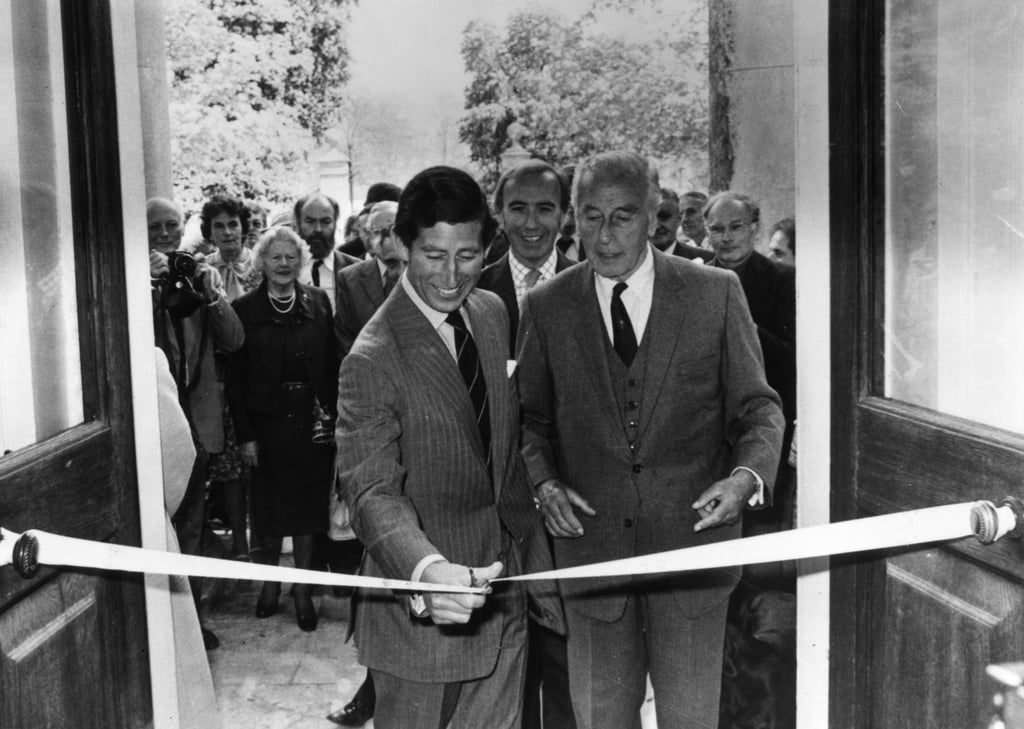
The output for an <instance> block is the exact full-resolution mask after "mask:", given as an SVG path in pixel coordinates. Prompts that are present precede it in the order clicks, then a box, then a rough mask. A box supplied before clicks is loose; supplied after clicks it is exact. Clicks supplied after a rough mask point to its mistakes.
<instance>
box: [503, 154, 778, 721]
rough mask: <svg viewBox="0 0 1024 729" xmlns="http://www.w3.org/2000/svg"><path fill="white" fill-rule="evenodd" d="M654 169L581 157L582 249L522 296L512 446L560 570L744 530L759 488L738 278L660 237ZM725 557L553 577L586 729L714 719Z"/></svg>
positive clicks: (757, 425) (751, 337) (760, 451)
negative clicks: (709, 562)
mask: <svg viewBox="0 0 1024 729" xmlns="http://www.w3.org/2000/svg"><path fill="white" fill-rule="evenodd" d="M658 195H659V194H658V184H657V173H656V172H655V171H654V170H653V169H652V168H651V167H650V165H649V164H648V162H647V160H646V159H644V158H643V157H640V156H639V155H635V154H632V153H629V152H609V153H602V154H598V155H595V156H593V157H590V158H589V159H587V160H586V161H584V162H583V163H582V164H581V165H580V166H579V167H578V168H577V170H576V181H575V183H574V188H573V199H574V203H575V208H576V212H577V222H578V225H579V230H580V238H581V240H582V242H583V245H584V247H585V248H586V250H587V260H586V262H585V263H583V264H580V265H579V266H574V267H573V268H571V269H569V270H568V271H567V272H565V273H564V274H562V275H560V276H558V277H556V278H555V279H554V280H553V281H550V282H548V283H545V284H542V285H540V286H538V287H537V288H535V289H533V290H532V291H531V292H530V293H529V294H527V296H526V298H525V300H524V306H523V315H522V321H521V323H520V329H519V345H518V346H519V370H518V371H519V387H520V394H521V401H522V418H523V442H522V452H523V456H524V459H525V462H526V466H527V470H528V472H529V479H530V481H531V483H532V484H533V485H534V486H535V488H536V498H537V500H538V504H539V508H540V509H541V512H542V514H543V517H544V520H545V524H546V525H547V528H548V530H549V531H550V533H551V534H552V535H554V537H555V562H556V564H557V565H558V566H559V567H562V566H565V567H570V566H576V565H581V564H587V563H591V562H598V561H602V560H609V559H620V558H625V557H632V556H636V555H640V554H645V553H651V552H660V551H664V550H671V549H678V548H682V547H690V546H696V545H699V544H705V543H708V542H716V541H720V540H724V539H732V538H735V537H738V536H739V533H740V524H739V522H740V519H741V517H742V513H743V510H744V508H746V507H747V506H748V505H753V504H757V503H758V502H759V500H760V499H765V498H770V492H771V486H772V479H773V478H774V476H775V468H776V465H777V463H778V458H779V446H780V443H781V436H782V413H781V411H780V408H779V400H778V396H777V395H776V394H775V392H774V391H773V390H772V389H771V388H770V387H768V384H767V383H766V382H765V379H764V369H763V365H762V361H761V352H760V348H759V346H758V342H757V333H756V330H755V328H754V324H753V322H752V320H751V318H750V312H749V311H748V310H747V307H746V304H745V302H744V299H743V291H742V290H741V289H740V285H739V281H738V280H737V279H736V277H735V276H732V275H730V274H728V273H725V272H723V271H718V270H715V269H713V268H710V267H706V266H695V265H693V264H692V263H689V262H687V261H684V260H682V259H680V258H678V257H676V256H666V255H664V254H662V253H661V252H660V251H657V250H655V249H654V248H653V247H652V246H651V245H650V244H649V243H648V237H649V235H650V234H651V233H652V232H653V230H654V226H655V217H654V211H655V208H656V207H657V204H658ZM736 581H737V576H736V572H735V570H709V571H705V572H697V573H689V574H685V575H662V576H652V577H634V578H631V577H609V578H600V579H593V580H584V581H577V580H568V581H564V582H562V583H561V587H562V595H563V597H564V600H565V610H566V621H567V625H568V644H569V678H570V685H571V691H572V700H573V708H574V710H575V713H576V721H577V724H578V726H580V727H581V729H591V728H604V727H608V728H609V729H611V728H613V727H614V728H616V729H617V728H619V727H631V726H636V725H637V722H638V712H639V710H640V707H641V705H642V703H643V700H644V694H645V677H646V676H647V675H648V674H649V675H650V678H651V682H652V684H653V686H654V694H655V702H654V703H655V710H656V713H657V721H658V727H659V729H673V728H675V727H702V728H703V727H709V726H711V727H713V726H716V724H717V720H718V699H719V690H720V685H721V677H722V646H723V638H724V632H725V618H726V607H727V602H728V597H729V594H730V592H731V591H732V589H733V588H734V587H735V584H736Z"/></svg>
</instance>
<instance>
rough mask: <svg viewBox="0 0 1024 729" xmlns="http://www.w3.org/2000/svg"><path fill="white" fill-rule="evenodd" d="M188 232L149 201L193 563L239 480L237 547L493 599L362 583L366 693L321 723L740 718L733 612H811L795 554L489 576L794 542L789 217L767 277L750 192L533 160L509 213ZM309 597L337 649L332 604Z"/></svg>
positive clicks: (321, 210)
mask: <svg viewBox="0 0 1024 729" xmlns="http://www.w3.org/2000/svg"><path fill="white" fill-rule="evenodd" d="M194 217H195V218H197V219H198V227H197V226H196V224H195V223H191V222H188V223H187V222H186V220H185V216H184V213H183V211H182V210H181V208H180V207H179V206H178V205H176V204H175V203H174V202H173V201H171V200H167V199H162V198H154V199H151V200H150V201H149V202H148V204H147V219H148V225H149V247H150V268H151V278H152V284H153V286H152V291H153V315H154V329H155V333H156V344H157V346H158V347H159V348H160V349H162V350H163V352H164V353H165V354H166V355H167V359H168V362H169V364H170V371H171V373H172V375H173V377H174V380H175V382H176V385H177V390H178V399H179V402H180V404H181V407H182V410H183V412H184V414H185V416H186V418H187V421H188V423H189V425H190V428H191V431H192V436H193V440H194V444H195V448H196V451H197V456H196V458H195V459H194V464H193V466H192V468H191V471H190V473H189V474H188V484H187V488H185V492H184V495H183V497H182V499H181V505H180V506H179V507H178V509H177V511H176V512H175V513H174V515H173V520H172V521H173V524H174V527H175V530H176V532H177V535H178V540H179V543H180V546H181V549H182V551H184V552H186V553H193V554H200V553H202V551H203V550H202V547H203V541H204V538H207V539H208V538H209V532H210V530H209V525H208V519H207V518H206V515H205V507H206V503H207V492H208V489H211V488H213V487H214V486H215V485H216V487H217V488H218V489H219V493H220V494H221V496H220V499H221V501H222V502H223V508H224V511H225V514H226V519H227V522H228V526H229V531H230V534H231V537H230V552H231V554H230V556H231V557H232V558H234V559H238V560H250V559H251V560H253V561H257V562H261V563H264V564H270V565H273V564H277V563H278V561H279V559H280V555H281V548H282V547H281V545H282V539H283V538H285V537H290V538H291V542H292V546H293V556H294V562H295V566H296V567H300V568H305V569H331V570H338V571H345V572H354V571H356V570H359V571H361V573H362V574H365V575H370V576H376V577H386V578H392V579H406V580H408V579H411V580H414V581H421V582H428V583H439V584H445V585H464V586H472V587H483V588H486V589H485V590H484V591H483V592H482V593H469V594H456V593H431V592H425V593H423V594H414V595H407V594H392V593H390V592H388V593H385V592H382V591H375V590H362V589H358V590H356V591H355V592H354V593H353V594H352V596H351V600H352V616H353V623H354V625H353V627H354V638H355V641H356V644H357V646H358V649H359V659H360V662H361V663H362V664H364V665H365V666H366V667H367V669H368V671H367V676H366V680H365V681H364V683H363V685H362V686H361V687H360V689H359V691H358V692H357V694H356V695H355V696H354V697H353V698H352V700H351V701H350V702H349V703H348V704H346V705H345V706H344V707H343V708H342V709H340V710H339V711H337V712H335V713H333V714H331V715H330V716H329V717H328V718H330V719H331V720H332V721H334V722H336V723H338V724H341V725H343V726H361V725H362V724H363V723H365V722H366V721H368V720H369V719H370V718H371V717H373V718H374V722H375V726H377V727H380V728H381V729H388V728H389V727H403V728H405V727H424V728H426V727H429V728H430V729H436V728H438V727H440V728H442V729H443V728H444V727H481V726H488V727H519V726H523V727H528V728H529V729H534V728H537V729H539V728H540V727H543V728H544V729H561V728H563V727H571V728H575V727H580V728H581V729H583V728H584V727H587V728H589V727H615V728H618V727H631V726H639V712H640V708H641V704H642V702H643V700H644V696H645V692H646V682H647V680H648V679H649V680H650V682H651V684H652V685H653V688H654V694H655V710H656V715H657V721H658V726H659V727H660V728H661V729H670V728H671V727H690V726H700V727H706V726H715V725H716V724H717V723H718V722H719V716H720V713H721V716H722V726H727V725H731V724H729V722H730V721H733V720H734V718H735V720H736V725H740V720H741V719H742V716H743V712H744V711H745V710H746V709H745V708H744V707H743V706H739V707H732V708H730V709H728V710H727V709H726V706H725V704H726V699H727V698H729V697H731V696H733V695H734V694H736V693H737V692H735V691H731V690H730V687H729V685H728V682H729V680H730V676H729V673H730V670H729V667H730V665H731V663H730V662H729V661H728V660H727V661H726V662H725V664H723V655H725V656H727V657H728V655H729V649H728V647H727V646H725V644H726V641H727V624H729V623H730V622H735V621H736V619H737V618H736V616H739V615H744V616H747V615H749V610H750V606H751V604H755V605H756V604H760V603H758V602H757V601H756V599H757V598H759V597H761V596H762V595H763V594H764V593H765V592H773V593H780V594H787V593H789V594H791V593H792V591H793V586H792V577H793V576H792V574H791V573H790V572H787V571H786V569H785V567H784V566H778V565H776V566H774V567H771V568H769V569H763V570H761V571H757V570H751V571H744V572H743V573H741V572H739V571H738V570H715V571H707V572H700V573H695V574H685V575H669V576H666V575H656V576H652V577H637V576H633V577H608V578H600V579H590V580H581V581H574V580H565V581H561V582H560V583H559V584H557V585H555V584H552V583H550V582H545V581H530V580H526V581H522V582H498V583H494V584H492V581H493V580H495V579H497V578H498V577H504V576H510V575H519V574H530V573H533V572H537V571H541V570H544V569H550V568H551V567H552V566H554V567H571V566H576V565H583V564H588V563H593V562H601V561H606V560H611V559H619V558H624V557H632V556H637V555H643V554H647V553H653V552H659V551H664V550H670V549H677V548H681V547H687V546H696V545H699V544H705V543H708V542H714V541H720V540H723V539H731V538H736V537H739V536H741V535H748V534H756V533H761V532H764V531H770V530H776V529H782V528H788V527H790V526H792V517H793V508H794V507H793V503H794V501H793V492H794V490H795V478H794V475H793V467H792V464H791V462H790V460H789V459H788V458H784V457H780V455H781V454H788V453H789V451H790V442H791V440H792V435H793V426H794V418H795V392H796V388H795V356H794V353H795V284H794V276H793V268H792V266H793V265H794V256H795V224H794V223H793V221H792V219H786V220H784V221H780V222H779V223H778V224H776V225H775V226H774V227H773V228H772V229H771V231H770V235H771V237H770V243H769V246H770V247H769V250H770V252H771V258H769V257H768V256H765V255H763V254H761V253H760V252H758V251H757V250H755V244H756V243H757V242H758V240H759V236H760V232H761V229H760V225H761V221H760V210H759V208H758V205H757V204H756V202H755V201H754V200H752V199H751V198H750V197H748V196H746V195H743V194H740V193H736V192H731V191H726V192H720V193H717V194H715V195H712V196H710V197H709V196H708V195H706V194H704V193H702V192H698V191H692V192H686V193H684V194H683V195H679V194H678V193H676V192H675V191H673V190H670V189H667V188H662V187H660V186H659V184H658V175H657V171H656V170H655V169H654V168H653V167H652V166H651V165H650V164H649V162H648V161H647V160H646V159H645V158H643V157H640V156H638V155H635V154H632V153H628V152H608V153H601V154H596V155H593V156H592V157H589V158H587V159H586V160H583V161H581V162H580V163H579V164H578V165H576V166H573V167H569V168H557V167H555V166H553V165H551V164H548V163H547V162H545V161H543V160H537V159H535V160H530V161H528V162H525V163H523V164H520V165H519V166H517V167H515V168H514V169H512V170H509V171H507V172H506V173H505V174H504V175H503V176H502V177H501V179H500V180H499V182H498V184H497V187H496V189H495V192H494V195H493V201H489V200H488V199H487V197H486V195H485V194H484V192H483V191H482V189H481V187H480V185H479V184H478V183H477V182H476V181H475V180H474V179H473V177H472V176H470V175H469V174H468V173H466V172H464V171H462V170H459V169H456V168H452V167H446V166H438V167H431V168H429V169H426V170H424V171H423V172H421V173H419V174H417V175H416V176H415V177H413V179H412V180H410V181H409V183H408V184H407V185H406V186H405V187H404V188H399V187H397V186H395V185H393V184H389V183H378V184H375V185H373V186H371V188H370V189H369V191H368V194H367V199H366V201H365V204H364V206H363V207H362V209H361V210H360V211H359V212H358V213H356V214H355V215H352V216H350V218H349V219H348V221H347V222H345V223H344V225H341V221H339V217H340V209H339V205H338V203H337V201H335V200H333V199H331V198H330V197H328V196H326V195H324V194H322V193H319V192H314V193H311V194H308V195H306V196H304V197H301V198H299V199H298V200H296V201H295V203H294V205H293V206H291V207H290V208H289V209H287V210H282V211H278V212H277V213H276V214H268V212H267V211H266V210H264V209H263V208H262V207H260V206H259V205H257V204H255V203H254V202H252V201H242V200H240V199H237V198H234V197H232V196H230V195H224V194H218V195H213V196H212V197H210V198H209V199H208V200H207V201H206V202H205V203H204V205H203V207H202V210H201V211H200V212H199V213H198V215H197V216H194ZM190 228H191V231H192V232H191V233H190V232H189V230H190ZM772 259H774V260H772ZM332 491H333V492H334V494H335V495H336V497H337V499H340V500H341V501H342V502H343V503H344V504H345V505H346V506H347V512H348V514H349V515H350V522H349V523H348V524H347V525H346V526H347V527H348V529H347V530H343V531H344V534H343V535H342V536H340V537H339V536H338V535H337V534H333V535H332V536H334V537H335V538H333V539H332V538H329V537H328V521H329V516H330V511H331V501H332ZM204 535H206V536H205V537H204ZM364 552H365V553H364ZM737 585H739V586H740V587H739V588H737ZM193 592H194V593H195V594H198V592H197V590H196V587H195V586H193ZM280 593H281V585H280V583H275V582H266V583H264V584H263V586H262V589H261V591H260V594H259V597H258V600H257V603H256V605H255V615H256V617H258V618H268V617H270V616H273V615H275V614H277V613H278V611H279V604H280V599H281V597H280ZM291 598H292V600H294V604H295V616H296V621H297V623H298V626H299V627H300V628H301V629H302V630H305V631H312V630H316V628H317V622H318V616H317V612H316V609H315V606H314V603H313V601H312V599H311V588H310V587H309V586H308V585H301V584H296V585H294V586H293V588H292V591H291ZM200 617H201V615H200ZM204 640H205V643H206V646H207V648H208V649H212V648H214V647H216V644H217V638H216V636H214V635H213V634H212V633H210V632H209V631H208V630H206V629H204ZM724 646H725V648H724V649H723V647H724ZM723 668H724V669H725V672H724V676H725V677H724V679H723ZM734 678H735V677H734ZM723 680H724V682H725V684H724V685H723ZM720 697H721V698H720ZM720 703H721V707H720ZM781 711H782V710H781V709H780V712H781Z"/></svg>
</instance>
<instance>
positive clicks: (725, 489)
mask: <svg viewBox="0 0 1024 729" xmlns="http://www.w3.org/2000/svg"><path fill="white" fill-rule="evenodd" d="M756 490H757V481H756V480H755V479H754V476H753V474H751V473H749V472H748V471H743V470H739V471H737V472H736V474H735V475H733V476H729V477H728V478H723V479H722V480H721V481H715V482H714V483H713V484H711V486H710V487H708V489H707V490H706V491H705V492H704V493H702V494H701V495H700V498H699V499H697V500H696V501H695V502H693V509H694V510H695V511H696V512H697V513H699V514H700V515H701V517H703V518H702V519H701V520H700V521H698V522H697V523H696V524H694V526H693V531H695V532H699V531H702V530H704V529H708V528H709V527H716V526H721V525H722V524H735V523H736V521H737V520H738V519H739V518H740V515H741V514H742V513H743V509H744V508H745V507H746V505H747V501H749V500H750V497H751V496H753V495H754V492H755V491H756Z"/></svg>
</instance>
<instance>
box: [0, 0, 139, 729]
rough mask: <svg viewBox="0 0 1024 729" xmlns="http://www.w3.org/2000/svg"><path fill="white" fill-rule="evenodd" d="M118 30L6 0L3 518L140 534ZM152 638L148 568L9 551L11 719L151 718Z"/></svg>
mask: <svg viewBox="0 0 1024 729" xmlns="http://www.w3.org/2000/svg"><path fill="white" fill-rule="evenodd" d="M111 33H112V31H111V18H110V7H109V5H108V3H107V2H105V1H99V2H89V3H82V2H78V1H77V0H45V1H44V0H40V1H38V2H30V3H10V4H7V3H5V4H2V5H0V90H2V91H3V92H4V94H3V96H4V98H5V99H6V100H7V101H8V105H7V106H8V109H7V110H5V111H4V112H0V134H2V135H3V137H4V138H5V140H8V143H7V144H6V145H4V151H3V152H2V153H0V154H2V155H3V157H4V171H5V173H6V175H5V176H4V178H3V180H0V184H3V185H5V193H4V194H3V195H2V196H0V231H3V236H2V238H0V240H2V241H3V242H2V243H0V246H2V248H3V251H4V254H5V263H9V262H10V261H11V260H15V261H17V262H19V265H13V266H10V265H9V266H6V267H5V270H4V272H3V274H2V277H3V278H2V284H3V290H4V292H5V293H4V294H3V295H2V296H3V297H4V298H3V300H2V303H12V304H13V305H12V306H11V307H10V308H4V309H2V311H3V314H0V317H3V318H2V319H0V332H2V334H3V346H2V347H0V400H2V401H3V406H0V453H2V455H0V525H2V526H4V527H6V528H8V529H11V530H13V531H24V530H26V529H30V528H37V529H42V530H45V531H51V532H55V533H58V534H66V535H69V536H75V537H81V538H86V539H91V540H98V541H112V542H117V543H121V544H131V545H138V544H139V514H138V492H137V484H136V479H135V470H134V444H133V438H132V435H133V430H132V420H131V405H132V402H131V397H132V393H131V387H130V372H129V357H128V346H127V345H128V342H127V339H128V338H127V311H126V300H125V271H124V261H123V259H124V244H123V241H122V240H121V232H120V231H121V230H122V221H121V208H120V204H121V203H120V200H121V191H120V168H119V155H118V136H117V124H116V120H117V115H116V99H115V98H114V95H113V89H114V83H113V80H114V79H113V73H114V64H113V54H112V38H111ZM69 319H70V323H69V322H68V320H69ZM146 648H147V640H146V631H145V605H144V594H143V586H142V580H141V578H139V577H137V576H125V575H120V574H110V573H83V572H80V571H73V570H62V569H53V568H47V569H44V570H41V571H40V573H39V574H38V575H37V576H35V577H34V578H33V579H31V580H23V579H22V578H21V577H19V576H17V575H16V574H15V573H14V571H13V569H11V568H10V567H6V568H2V569H0V727H2V729H8V728H10V729H21V728H23V727H48V726H53V727H58V726H75V727H96V728H97V729H99V728H101V727H102V728H104V729H106V728H108V727H144V726H148V725H151V724H152V708H151V707H152V703H151V700H150V687H149V670H148V662H147V657H146Z"/></svg>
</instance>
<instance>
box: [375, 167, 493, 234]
mask: <svg viewBox="0 0 1024 729" xmlns="http://www.w3.org/2000/svg"><path fill="white" fill-rule="evenodd" d="M475 222H479V223H480V224H481V225H480V246H481V247H482V248H485V247H486V246H487V244H488V243H489V242H490V241H491V238H493V237H494V233H495V231H496V230H497V229H498V221H496V220H495V219H494V217H493V216H492V215H491V210H490V208H489V207H488V205H487V198H486V197H485V196H484V191H483V190H481V189H480V185H479V183H477V181H476V180H474V179H473V178H472V177H471V176H470V174H469V173H468V172H464V171H463V170H460V169H457V168H455V167H446V166H443V165H438V166H436V167H429V168H427V169H425V170H423V171H422V172H420V173H419V174H417V175H416V176H415V177H413V178H412V179H411V180H410V181H409V184H408V185H406V186H405V189H404V190H402V196H401V197H400V198H399V199H398V212H397V213H396V214H395V234H396V235H398V237H399V238H400V239H401V240H402V243H404V244H405V247H406V248H409V247H411V246H412V242H413V241H414V240H416V238H418V237H419V234H420V231H422V230H424V229H426V228H433V227H434V226H435V225H437V224H438V223H448V224H449V225H456V224H458V223H475Z"/></svg>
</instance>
